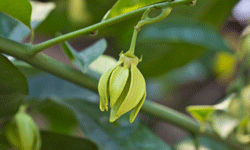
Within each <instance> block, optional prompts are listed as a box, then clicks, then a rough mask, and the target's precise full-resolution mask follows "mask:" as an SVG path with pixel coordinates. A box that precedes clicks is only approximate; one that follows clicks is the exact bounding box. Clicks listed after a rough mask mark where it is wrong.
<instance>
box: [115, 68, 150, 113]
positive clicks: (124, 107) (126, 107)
mask: <svg viewBox="0 0 250 150" xmlns="http://www.w3.org/2000/svg"><path fill="white" fill-rule="evenodd" d="M145 91H146V83H145V79H144V77H143V75H142V74H141V72H140V71H139V69H138V68H137V67H136V65H135V64H131V83H130V87H129V91H128V94H127V96H126V98H125V99H124V101H123V102H122V104H121V106H120V108H119V110H118V112H117V114H116V115H117V116H121V115H123V114H125V113H126V112H128V111H130V110H131V109H133V108H134V107H135V106H136V105H138V104H139V102H140V101H141V99H142V97H143V95H144V93H145Z"/></svg>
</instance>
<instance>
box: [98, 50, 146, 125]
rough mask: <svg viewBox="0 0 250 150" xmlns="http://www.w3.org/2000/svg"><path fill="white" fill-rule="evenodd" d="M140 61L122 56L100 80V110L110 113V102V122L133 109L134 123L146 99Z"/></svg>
mask: <svg viewBox="0 0 250 150" xmlns="http://www.w3.org/2000/svg"><path fill="white" fill-rule="evenodd" d="M139 61H140V60H139V59H138V58H137V57H129V56H126V55H125V54H121V55H120V59H119V61H118V62H117V65H116V66H115V67H114V68H113V69H111V70H109V71H108V72H106V73H104V74H103V75H102V77H101V78H100V80H99V84H98V92H99V95H100V109H101V111H104V110H106V111H108V103H109V101H110V108H111V111H110V119H109V121H110V122H114V121H115V120H116V119H118V118H119V117H120V116H122V115H123V114H125V113H127V112H129V111H130V110H132V109H133V110H132V112H131V114H130V122H131V123H132V122H133V121H134V119H135V118H136V116H137V114H138V112H139V110H140V109H141V107H142V105H143V103H144V101H145V99H146V83H145V79H144V77H143V75H142V74H141V72H140V71H139V69H138V68H137V64H138V63H139Z"/></svg>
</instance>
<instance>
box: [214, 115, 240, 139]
mask: <svg viewBox="0 0 250 150" xmlns="http://www.w3.org/2000/svg"><path fill="white" fill-rule="evenodd" d="M211 118H212V119H211V124H212V127H213V129H214V130H215V132H217V133H218V134H219V136H220V137H221V138H223V139H226V138H227V137H228V135H229V134H230V133H231V132H232V131H233V130H234V128H235V127H237V126H238V124H239V120H238V119H236V118H234V117H233V116H231V115H229V114H228V113H226V112H223V111H216V112H214V113H213V115H212V117H211Z"/></svg>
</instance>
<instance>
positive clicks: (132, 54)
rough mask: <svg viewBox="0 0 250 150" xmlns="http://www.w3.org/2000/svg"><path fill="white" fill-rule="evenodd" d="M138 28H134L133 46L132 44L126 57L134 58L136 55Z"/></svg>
mask: <svg viewBox="0 0 250 150" xmlns="http://www.w3.org/2000/svg"><path fill="white" fill-rule="evenodd" d="M138 32H139V31H138V28H136V27H135V28H134V33H133V37H132V39H131V44H130V48H129V50H128V51H127V52H126V53H125V55H127V56H129V57H134V53H135V45H136V39H137V35H138Z"/></svg>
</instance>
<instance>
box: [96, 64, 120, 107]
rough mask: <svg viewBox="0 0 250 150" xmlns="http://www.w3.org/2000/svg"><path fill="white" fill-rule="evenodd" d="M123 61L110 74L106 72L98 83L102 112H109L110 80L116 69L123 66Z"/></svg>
mask: <svg viewBox="0 0 250 150" xmlns="http://www.w3.org/2000/svg"><path fill="white" fill-rule="evenodd" d="M121 63H122V61H118V62H117V65H116V66H115V67H114V68H113V69H111V70H109V71H108V72H105V73H104V74H103V75H102V76H101V78H100V80H99V83H98V93H99V95H100V109H101V111H104V110H106V111H108V100H109V93H108V92H109V90H108V88H109V87H108V85H109V78H110V76H111V73H112V72H113V70H114V69H115V68H117V67H118V66H119V65H121Z"/></svg>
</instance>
